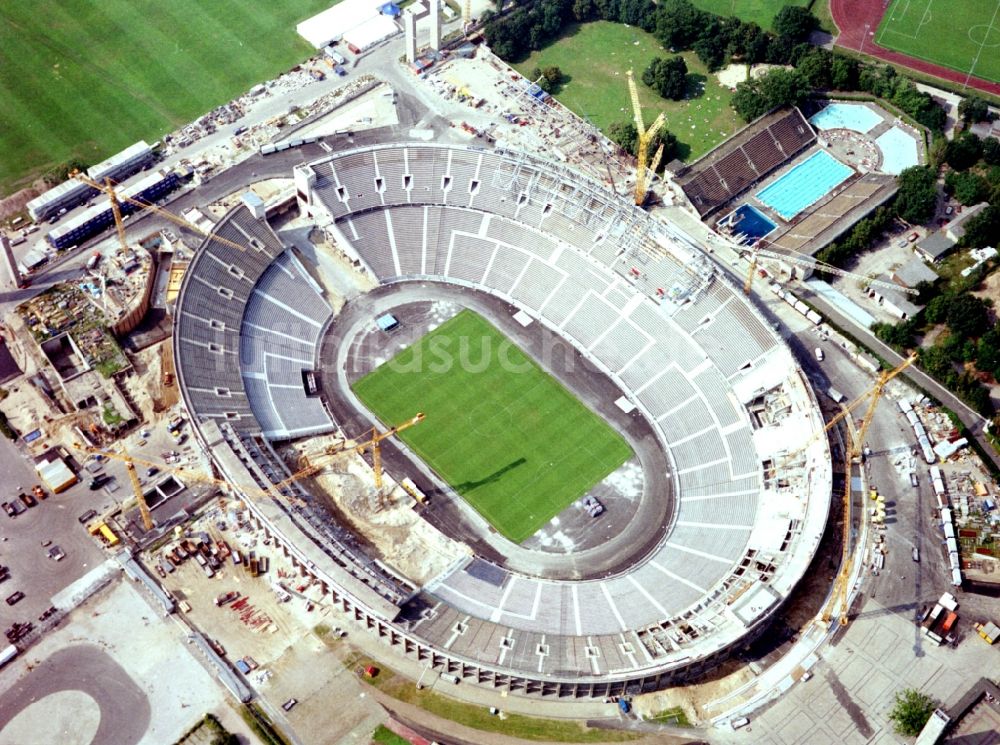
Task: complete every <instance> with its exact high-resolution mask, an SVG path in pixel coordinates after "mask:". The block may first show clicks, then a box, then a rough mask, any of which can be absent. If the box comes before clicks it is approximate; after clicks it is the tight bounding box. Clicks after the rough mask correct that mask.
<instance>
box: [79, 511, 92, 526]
mask: <svg viewBox="0 0 1000 745" xmlns="http://www.w3.org/2000/svg"><path fill="white" fill-rule="evenodd" d="M95 517H97V510H87V511H86V512H84V513H83V514H82V515H80V517H78V518H77V520H78V521H79V522H80V525H86V524H87V523H89V522H90V521H91V520H93V519H94V518H95Z"/></svg>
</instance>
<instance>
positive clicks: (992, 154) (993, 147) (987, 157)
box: [983, 137, 1000, 166]
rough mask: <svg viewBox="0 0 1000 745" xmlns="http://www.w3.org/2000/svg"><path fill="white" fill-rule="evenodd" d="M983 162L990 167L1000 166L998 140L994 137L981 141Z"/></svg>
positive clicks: (999, 142)
mask: <svg viewBox="0 0 1000 745" xmlns="http://www.w3.org/2000/svg"><path fill="white" fill-rule="evenodd" d="M983 161H984V162H986V163H988V164H989V165H991V166H1000V140H998V139H997V138H996V137H987V138H986V139H985V140H983Z"/></svg>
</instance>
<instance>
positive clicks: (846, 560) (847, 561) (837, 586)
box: [822, 355, 917, 626]
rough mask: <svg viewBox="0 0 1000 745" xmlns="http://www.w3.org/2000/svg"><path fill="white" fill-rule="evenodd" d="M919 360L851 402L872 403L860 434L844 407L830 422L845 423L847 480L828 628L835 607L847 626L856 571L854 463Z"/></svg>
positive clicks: (908, 362) (910, 359)
mask: <svg viewBox="0 0 1000 745" xmlns="http://www.w3.org/2000/svg"><path fill="white" fill-rule="evenodd" d="M916 359H917V358H916V355H911V356H909V357H907V358H906V359H905V360H903V361H902V362H901V363H900V364H899V365H897V366H896V367H895V368H893V369H892V370H884V371H882V372H881V373H880V374H879V376H878V380H877V381H876V382H875V385H874V386H873V387H872V388H871V390H869V391H868V392H867V393H865V394H864V395H863V396H860V397H859V398H858V399H857V400H856V401H854V402H852V406H853V405H856V404H857V403H859V402H860V401H861V400H863V399H865V398H868V399H870V400H869V403H868V409H867V411H865V414H864V417H863V419H862V420H861V429H860V430H857V431H855V428H854V426H853V422H852V420H851V419H850V418H849V417H848V416H847V414H848V413H849V410H848V408H847V407H844V410H843V411H842V412H841V414H839V415H838V416H837V417H834V418H833V420H831V421H834V422H835V421H836V420H838V419H845V420H846V422H847V438H846V445H847V452H846V453H845V454H844V468H845V471H846V474H845V479H844V535H843V544H842V546H841V559H840V572H839V573H838V574H837V579H836V580H835V581H834V584H833V591H832V592H831V593H830V599H829V600H828V601H827V603H826V605H825V606H824V608H823V613H822V619H823V623H825V624H829V623H830V620H831V619H832V617H833V613H834V608H835V607H836V609H837V613H838V614H839V618H840V620H839V623H840V625H841V626H846V625H847V623H848V618H847V610H848V608H847V591H848V584H849V582H850V577H851V570H852V569H853V568H854V555H853V554H852V553H851V481H852V475H853V465H854V462H855V461H856V460H857V461H858V462H859V463H860V462H861V456H862V453H863V451H864V442H865V438H866V437H867V435H868V428H869V427H870V426H871V423H872V420H873V419H874V418H875V407H876V406H878V402H879V400H880V399H881V398H882V393H883V391H884V390H885V386H886V385H887V384H888V383H889V381H890V380H892V379H893V378H895V377H896V376H897V375H899V374H900V373H901V372H903V370H905V369H906V368H908V367H909V366H910V365H912V364H913V363H914V361H916ZM829 426H830V425H829V424H828V425H827V428H826V429H829ZM824 431H825V430H824ZM864 515H865V511H864V510H862V521H863V520H864Z"/></svg>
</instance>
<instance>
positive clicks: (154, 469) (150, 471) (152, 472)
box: [146, 466, 160, 478]
mask: <svg viewBox="0 0 1000 745" xmlns="http://www.w3.org/2000/svg"><path fill="white" fill-rule="evenodd" d="M159 472H160V469H159V468H157V467H156V466H150V467H149V468H147V469H146V478H151V477H153V476H155V475H156V474H158V473H159Z"/></svg>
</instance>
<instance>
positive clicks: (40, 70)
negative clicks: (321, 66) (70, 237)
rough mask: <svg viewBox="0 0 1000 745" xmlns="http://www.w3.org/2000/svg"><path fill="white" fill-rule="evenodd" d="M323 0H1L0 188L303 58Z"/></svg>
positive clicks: (115, 144) (109, 146) (147, 134)
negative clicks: (306, 34) (304, 24)
mask: <svg viewBox="0 0 1000 745" xmlns="http://www.w3.org/2000/svg"><path fill="white" fill-rule="evenodd" d="M332 2H333V0H282V2H240V1H239V0H210V1H209V2H203V1H202V0H170V2H154V1H153V0H100V2H94V0H37V1H36V2H29V0H6V1H5V2H3V3H2V4H0V101H2V102H3V103H2V104H0V106H2V111H3V114H2V116H0V195H2V194H7V193H10V192H12V191H15V190H17V189H18V188H21V187H23V186H26V185H27V184H28V183H30V181H31V180H32V179H33V178H35V177H37V176H38V175H40V174H42V173H44V172H45V171H46V170H48V169H49V168H51V167H53V166H55V165H58V164H60V163H64V162H66V161H67V160H70V159H72V158H80V159H82V160H84V161H85V162H87V163H96V162H98V161H99V160H101V159H103V158H105V157H107V156H108V155H111V154H113V153H115V152H117V151H119V150H121V149H122V148H124V147H127V146H128V145H131V144H132V143H133V142H135V141H137V140H140V139H145V140H147V141H149V142H153V141H154V140H157V139H159V138H160V137H161V136H162V135H163V134H165V133H166V132H169V131H170V130H172V129H174V128H175V127H176V126H178V125H180V124H184V123H186V122H188V121H190V120H192V119H194V118H196V117H197V116H199V115H201V114H203V113H205V112H206V111H208V110H210V109H212V108H214V107H215V106H217V105H219V104H222V103H225V102H226V101H228V100H230V99H231V98H233V97H235V96H237V95H238V94H240V93H242V92H243V91H245V90H246V89H248V88H250V87H251V86H252V85H254V84H255V83H258V82H260V81H262V80H265V79H268V78H271V77H273V76H275V75H276V74H278V73H280V72H282V71H284V70H286V69H288V68H290V67H292V66H294V65H295V64H296V63H297V62H299V61H301V60H302V59H304V58H306V57H307V56H309V54H310V53H311V51H312V50H311V48H310V46H309V45H308V44H307V43H306V42H305V41H304V40H302V39H301V38H300V37H299V36H298V35H297V34H296V33H295V24H296V23H298V22H299V21H301V20H303V19H304V18H307V17H308V16H310V15H312V14H314V13H316V12H318V11H320V10H323V9H324V8H327V7H329V6H330V5H331V4H332Z"/></svg>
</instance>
